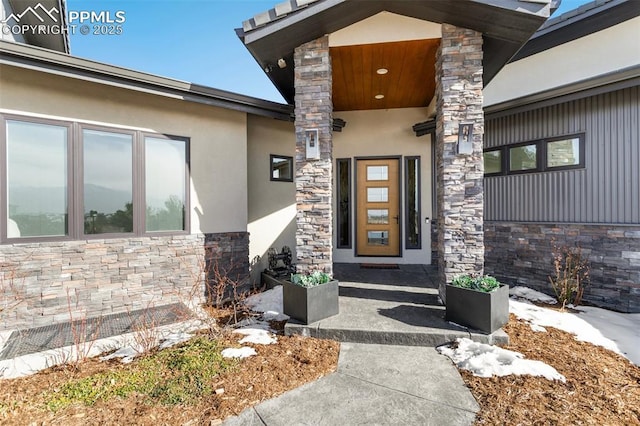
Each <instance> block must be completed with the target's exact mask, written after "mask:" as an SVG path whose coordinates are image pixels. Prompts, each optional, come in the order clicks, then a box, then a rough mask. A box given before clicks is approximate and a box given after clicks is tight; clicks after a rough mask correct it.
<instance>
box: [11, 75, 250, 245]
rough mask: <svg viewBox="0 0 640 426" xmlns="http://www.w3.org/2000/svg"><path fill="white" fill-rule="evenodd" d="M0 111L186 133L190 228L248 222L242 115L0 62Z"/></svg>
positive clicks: (227, 228) (231, 227) (214, 229)
mask: <svg viewBox="0 0 640 426" xmlns="http://www.w3.org/2000/svg"><path fill="white" fill-rule="evenodd" d="M0 88H1V90H2V94H1V96H0V111H2V112H5V113H13V114H24V115H27V116H32V117H34V116H35V117H46V118H50V119H58V120H68V121H78V122H90V123H93V124H99V125H103V126H109V127H121V128H126V129H135V130H143V131H150V132H156V133H166V134H171V135H177V136H183V137H189V138H190V140H191V144H190V149H191V193H190V195H191V233H194V234H195V233H199V232H202V233H218V232H236V231H246V229H247V161H246V158H247V131H246V122H247V115H246V114H245V113H242V112H237V111H231V110H226V109H222V108H217V107H212V106H207V105H201V104H195V103H191V102H184V101H180V100H176V99H169V98H165V97H162V96H157V95H152V94H146V93H141V92H135V91H131V90H126V89H122V88H117V87H112V86H106V85H102V84H98V83H91V82H85V81H81V80H76V79H72V78H68V77H61V76H56V75H51V74H47V73H42V72H37V71H32V70H26V69H18V68H14V67H11V66H4V65H3V66H2V67H1V68H0Z"/></svg>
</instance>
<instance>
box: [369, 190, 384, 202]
mask: <svg viewBox="0 0 640 426" xmlns="http://www.w3.org/2000/svg"><path fill="white" fill-rule="evenodd" d="M388 201H389V188H367V202H368V203H386V202H388Z"/></svg>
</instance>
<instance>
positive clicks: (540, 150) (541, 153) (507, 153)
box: [483, 132, 586, 177]
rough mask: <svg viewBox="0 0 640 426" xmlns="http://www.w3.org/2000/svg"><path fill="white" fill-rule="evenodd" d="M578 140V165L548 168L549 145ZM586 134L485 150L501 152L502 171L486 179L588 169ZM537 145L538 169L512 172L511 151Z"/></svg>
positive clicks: (572, 134)
mask: <svg viewBox="0 0 640 426" xmlns="http://www.w3.org/2000/svg"><path fill="white" fill-rule="evenodd" d="M571 139H578V146H579V150H580V152H579V153H578V154H579V155H578V157H579V158H578V164H571V165H568V166H547V154H548V145H549V144H550V143H553V142H558V141H564V140H571ZM585 139H586V136H585V133H584V132H581V133H571V134H568V135H562V136H553V137H549V138H544V139H535V140H531V141H526V142H518V143H514V144H508V145H502V146H500V147H492V148H487V149H485V150H483V153H485V152H494V151H500V152H501V154H500V155H501V157H502V158H501V162H500V163H501V167H502V170H501V171H500V172H499V173H485V174H484V177H495V176H512V175H523V174H531V173H544V172H555V171H562V170H576V169H584V168H586V161H585V157H586V155H585V145H586V144H585ZM528 145H535V146H536V167H535V168H534V169H527V170H513V171H512V170H510V164H511V149H512V148H518V147H522V146H528Z"/></svg>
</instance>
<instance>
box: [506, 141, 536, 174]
mask: <svg viewBox="0 0 640 426" xmlns="http://www.w3.org/2000/svg"><path fill="white" fill-rule="evenodd" d="M537 168H538V157H537V145H536V144H531V145H522V146H516V147H513V148H509V171H510V172H520V171H528V170H536V169H537Z"/></svg>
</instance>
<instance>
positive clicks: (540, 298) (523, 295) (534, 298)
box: [509, 286, 558, 305]
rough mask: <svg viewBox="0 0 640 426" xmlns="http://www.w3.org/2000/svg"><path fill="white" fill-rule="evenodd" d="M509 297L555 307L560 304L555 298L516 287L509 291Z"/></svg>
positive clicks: (527, 288)
mask: <svg viewBox="0 0 640 426" xmlns="http://www.w3.org/2000/svg"><path fill="white" fill-rule="evenodd" d="M509 295H510V296H513V297H516V298H518V299H524V300H529V301H531V302H541V303H548V304H549V305H555V304H556V303H558V301H557V300H556V299H554V298H553V297H551V296H549V295H546V294H544V293H541V292H539V291H536V290H533V289H531V288H529V287H522V286H516V287H511V288H510V289H509Z"/></svg>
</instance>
